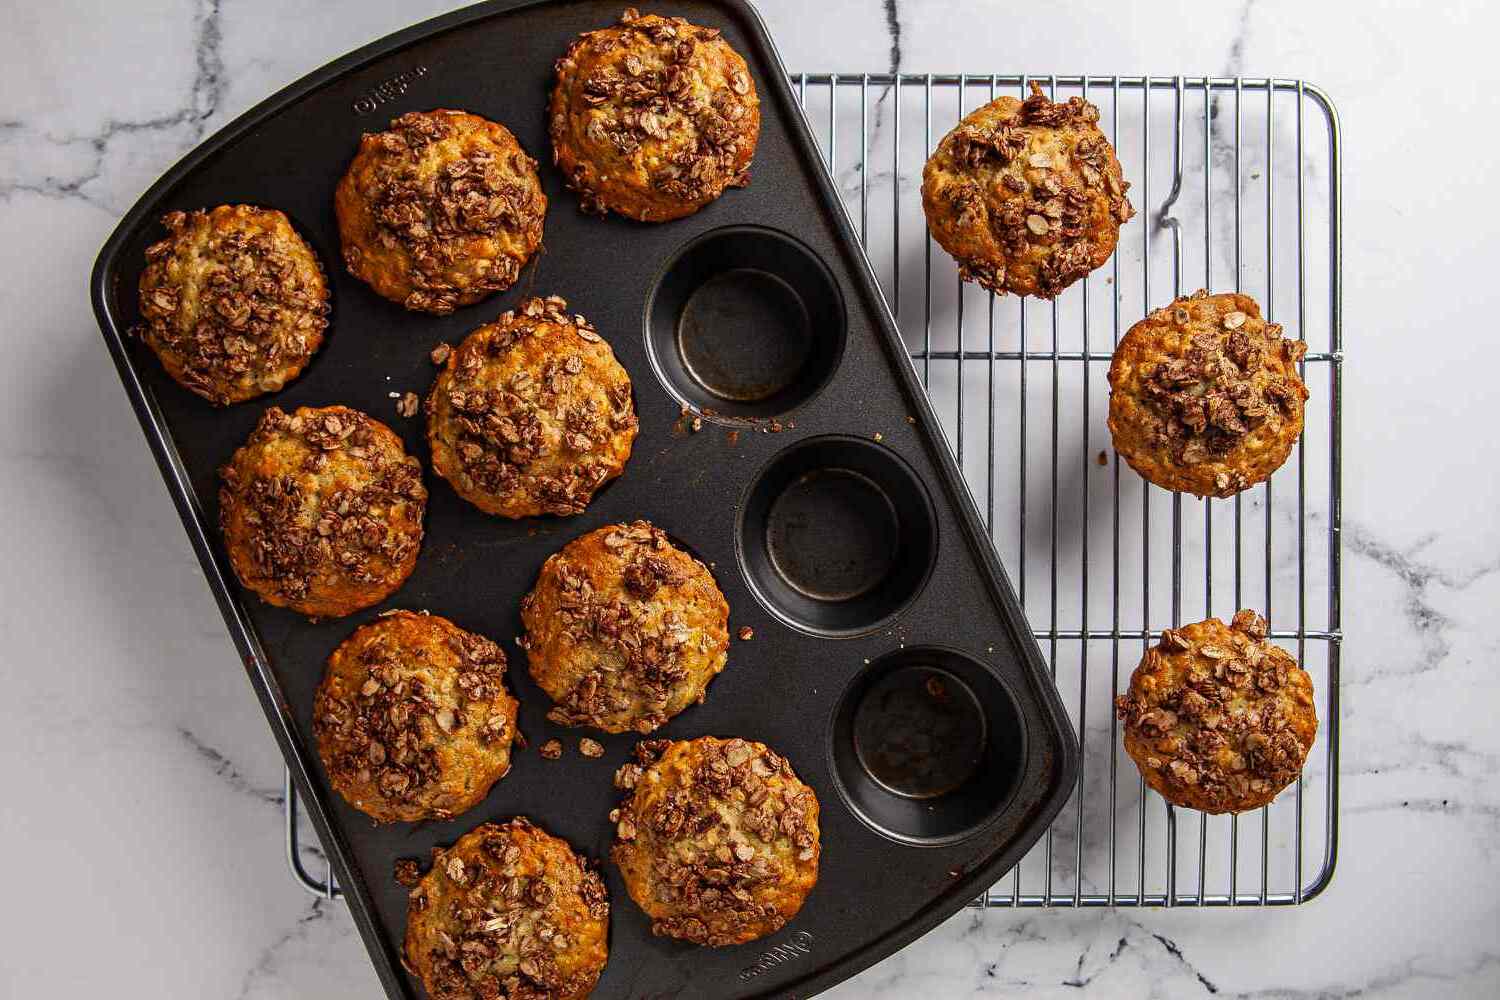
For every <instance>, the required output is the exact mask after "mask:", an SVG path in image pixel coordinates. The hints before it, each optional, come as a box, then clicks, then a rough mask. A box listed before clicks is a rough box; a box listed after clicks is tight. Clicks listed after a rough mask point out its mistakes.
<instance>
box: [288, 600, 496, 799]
mask: <svg viewBox="0 0 1500 1000" xmlns="http://www.w3.org/2000/svg"><path fill="white" fill-rule="evenodd" d="M516 706H517V702H516V700H515V699H514V698H512V697H511V696H510V694H509V692H507V691H506V689H505V653H503V652H502V651H501V649H500V647H499V646H497V645H496V644H495V643H493V642H491V641H490V640H489V639H486V638H484V637H483V636H480V635H475V634H474V633H472V632H466V631H464V630H463V629H461V628H459V627H458V626H457V625H455V624H453V623H452V622H450V621H449V620H448V619H446V618H439V617H438V616H436V615H428V614H417V613H414V612H411V611H387V612H386V613H385V614H383V615H381V617H379V618H377V619H376V620H375V621H373V622H371V623H369V624H368V625H365V626H363V627H361V628H360V629H359V630H358V631H356V632H355V633H354V634H353V635H351V636H350V637H349V638H348V639H345V640H344V642H343V643H341V644H340V645H339V647H338V649H336V650H334V652H333V655H332V656H330V657H329V658H328V670H327V672H326V673H325V674H324V676H323V682H322V684H320V685H319V686H318V693H317V698H316V701H315V702H314V707H313V732H314V733H315V734H316V736H317V739H318V753H319V754H320V755H321V756H322V758H323V762H324V765H325V766H326V767H327V770H328V777H329V781H330V783H331V784H332V785H333V787H334V788H336V789H337V790H338V792H339V794H340V795H342V796H343V797H344V798H345V799H347V800H348V801H349V803H350V805H352V806H354V807H355V808H356V809H360V810H362V811H364V812H366V813H368V814H369V815H370V816H372V817H374V818H375V819H376V820H377V821H379V822H389V821H392V820H404V821H407V822H416V821H417V820H422V819H448V818H450V817H452V816H455V815H457V814H459V813H461V812H464V811H465V810H467V809H469V808H471V807H473V806H474V805H476V804H477V803H478V802H479V801H480V800H481V799H483V798H484V797H485V795H486V794H487V793H488V792H489V789H490V786H491V785H493V784H494V783H495V782H496V781H498V780H500V779H501V778H502V777H504V776H505V774H506V772H508V771H509V770H510V746H511V740H512V739H513V738H514V737H515V733H516Z"/></svg>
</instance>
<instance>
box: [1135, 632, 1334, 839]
mask: <svg viewBox="0 0 1500 1000" xmlns="http://www.w3.org/2000/svg"><path fill="white" fill-rule="evenodd" d="M1266 635H1267V628H1266V620H1265V619H1264V618H1262V617H1261V616H1260V615H1258V614H1256V613H1255V612H1254V611H1250V610H1241V611H1239V612H1238V613H1236V614H1235V616H1234V620H1233V621H1232V622H1230V624H1228V625H1225V624H1224V623H1223V622H1222V621H1220V620H1219V619H1217V618H1209V619H1207V620H1206V621H1201V622H1195V623H1194V624H1192V625H1184V626H1182V627H1181V628H1175V629H1167V630H1166V631H1164V632H1163V633H1162V635H1161V642H1159V643H1157V645H1156V646H1154V647H1153V648H1151V649H1149V650H1147V651H1146V655H1145V657H1144V658H1143V659H1142V660H1141V663H1140V666H1138V667H1136V668H1135V672H1134V673H1133V674H1131V676H1130V689H1129V691H1128V692H1127V693H1126V694H1123V695H1121V696H1120V697H1119V698H1117V699H1116V704H1115V711H1116V714H1118V715H1119V717H1120V720H1121V721H1122V722H1123V723H1124V726H1125V752H1126V753H1128V754H1130V757H1131V759H1132V760H1134V761H1135V763H1136V766H1137V767H1139V768H1140V771H1141V775H1142V777H1144V778H1145V779H1146V784H1148V785H1150V786H1151V787H1152V788H1154V789H1155V790H1156V791H1157V792H1159V793H1160V794H1161V796H1162V797H1163V798H1165V799H1166V800H1167V801H1168V802H1170V803H1172V804H1173V805H1178V806H1183V807H1185V808H1188V809H1201V810H1203V811H1204V812H1207V813H1224V812H1235V813H1238V812H1245V811H1246V810H1249V809H1258V808H1259V807H1261V806H1263V805H1266V804H1267V803H1269V802H1270V801H1271V800H1272V799H1274V798H1275V797H1276V795H1277V793H1278V792H1280V791H1281V790H1282V789H1283V788H1285V787H1286V786H1287V785H1289V784H1291V783H1292V782H1293V781H1296V780H1297V776H1298V775H1299V774H1301V773H1302V765H1303V763H1304V761H1306V759H1307V753H1308V751H1309V750H1311V749H1312V745H1313V740H1314V739H1315V738H1316V737H1317V733H1318V716H1317V709H1316V707H1315V706H1314V704H1313V686H1312V678H1310V677H1309V676H1308V675H1307V672H1306V671H1305V670H1303V669H1302V668H1301V667H1299V666H1298V665H1297V661H1296V659H1295V658H1293V657H1292V655H1291V654H1290V653H1288V652H1287V651H1286V650H1284V649H1282V648H1281V647H1280V646H1277V645H1274V644H1273V643H1271V642H1270V641H1269V640H1268V639H1267V638H1266Z"/></svg>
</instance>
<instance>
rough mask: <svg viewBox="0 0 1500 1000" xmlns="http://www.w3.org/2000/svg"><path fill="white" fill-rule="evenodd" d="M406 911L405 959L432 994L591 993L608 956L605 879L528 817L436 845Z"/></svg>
mask: <svg viewBox="0 0 1500 1000" xmlns="http://www.w3.org/2000/svg"><path fill="white" fill-rule="evenodd" d="M407 912H408V917H407V936H406V948H405V951H406V960H407V962H408V963H410V964H411V965H413V966H414V967H415V969H414V971H416V972H417V973H418V975H419V976H420V977H421V979H422V981H423V985H425V986H426V987H427V991H428V993H429V994H431V996H432V997H433V1000H582V998H583V997H586V996H587V995H588V993H589V992H590V990H592V989H593V986H594V984H595V982H596V981H597V980H598V978H599V973H600V971H601V970H602V969H603V967H604V963H605V959H606V957H607V947H606V935H607V933H608V919H609V898H608V894H607V891H606V889H605V886H604V882H603V880H602V879H601V878H600V877H599V874H598V872H597V871H595V870H594V869H593V868H592V867H591V866H590V865H589V864H588V863H587V862H585V861H584V860H583V859H582V858H580V857H579V856H578V855H577V854H575V853H574V852H573V850H572V849H571V848H570V847H569V846H568V845H567V844H566V843H564V842H563V841H561V840H559V839H558V838H556V837H552V836H550V835H549V834H546V833H545V832H543V831H542V830H540V829H539V828H538V827H536V826H534V825H533V824H531V823H530V822H529V821H527V820H526V819H524V818H519V819H516V820H512V821H511V822H509V823H506V824H504V825H496V824H485V825H484V826H481V827H479V828H478V829H476V830H474V831H472V832H471V833H469V834H467V835H466V836H464V837H463V838H462V839H460V840H459V841H458V843H456V844H455V845H454V846H453V847H452V848H450V849H449V850H447V851H436V852H434V857H433V865H432V869H431V871H429V872H428V874H427V875H426V876H425V877H424V878H423V879H422V881H421V883H420V884H419V885H418V886H417V887H416V888H415V889H414V890H413V891H412V894H411V898H410V901H409V903H408V910H407Z"/></svg>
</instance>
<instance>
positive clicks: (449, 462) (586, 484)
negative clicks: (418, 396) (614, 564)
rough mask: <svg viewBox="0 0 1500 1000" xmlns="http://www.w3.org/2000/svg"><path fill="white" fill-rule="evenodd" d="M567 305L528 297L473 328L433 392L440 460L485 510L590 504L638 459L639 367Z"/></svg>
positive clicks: (431, 429)
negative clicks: (626, 364) (634, 381)
mask: <svg viewBox="0 0 1500 1000" xmlns="http://www.w3.org/2000/svg"><path fill="white" fill-rule="evenodd" d="M567 307H568V304H567V303H566V302H565V301H563V300H562V299H560V298H558V297H557V296H552V297H551V298H548V299H540V298H533V299H528V300H527V301H526V302H524V303H522V304H521V306H520V308H518V309H516V310H513V311H510V312H507V313H505V314H504V315H502V316H501V317H500V318H499V319H497V320H496V321H495V322H493V323H488V324H486V325H484V326H482V327H480V328H479V329H477V330H475V331H474V332H473V333H471V334H469V336H468V337H467V338H466V339H465V340H464V342H463V343H462V344H460V345H459V347H458V349H457V350H454V351H451V352H450V353H449V354H448V359H447V361H446V362H445V363H444V367H443V370H442V372H441V373H439V375H438V377H437V381H436V382H435V383H434V384H433V387H432V392H431V393H430V394H429V395H428V397H427V440H428V443H429V444H430V445H431V447H432V467H433V470H434V471H436V472H437V474H438V475H440V476H442V477H443V478H444V479H446V480H448V482H449V483H451V484H452V486H453V488H454V490H455V491H457V493H458V495H459V496H461V497H463V498H464V499H465V500H467V501H469V502H470V503H472V504H473V505H474V506H476V507H478V508H479V509H480V510H483V511H485V512H486V513H490V514H499V515H501V516H503V517H534V516H536V515H538V514H559V515H567V514H579V513H582V512H583V510H584V508H585V507H587V506H588V504H589V501H590V500H592V499H593V497H594V492H595V491H596V490H598V489H599V487H600V486H602V485H604V484H605V483H606V482H608V481H609V480H611V479H613V478H615V477H616V476H618V475H619V474H620V473H621V471H623V470H624V468H625V463H626V461H628V460H629V458H630V449H631V446H632V444H633V442H634V441H635V434H636V426H637V421H636V416H635V404H634V402H633V401H632V399H631V386H630V376H629V375H627V374H626V373H625V369H624V368H622V367H621V366H620V363H619V362H618V361H616V360H615V355H614V352H613V351H612V350H610V347H609V344H607V343H605V341H604V338H602V337H600V336H599V333H598V331H596V330H595V329H594V328H593V326H591V325H590V324H589V322H588V320H586V319H584V318H583V317H582V316H579V315H569V314H568V312H567Z"/></svg>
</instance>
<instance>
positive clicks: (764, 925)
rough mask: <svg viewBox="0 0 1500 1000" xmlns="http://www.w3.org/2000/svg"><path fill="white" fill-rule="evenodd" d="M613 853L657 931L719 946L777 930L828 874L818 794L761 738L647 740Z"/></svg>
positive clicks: (624, 773) (618, 819) (639, 751)
mask: <svg viewBox="0 0 1500 1000" xmlns="http://www.w3.org/2000/svg"><path fill="white" fill-rule="evenodd" d="M615 785H616V787H618V788H621V789H624V790H626V791H627V792H628V793H629V794H628V795H627V796H626V798H625V799H624V801H623V802H621V804H620V807H619V808H618V809H616V810H614V811H613V812H611V813H610V819H611V821H613V822H614V824H615V843H614V848H613V850H612V851H611V853H610V857H611V858H612V859H613V860H614V862H615V864H616V865H618V866H619V868H620V875H621V877H622V878H623V879H624V881H625V889H626V891H627V892H629V893H630V898H631V899H633V900H635V902H636V905H638V906H639V907H640V908H641V909H642V910H645V911H646V914H647V915H648V916H649V917H650V918H651V932H652V933H653V934H657V935H660V936H663V937H672V938H680V939H682V940H684V941H691V942H692V943H693V944H699V945H708V946H710V947H720V946H723V945H733V944H744V943H745V942H746V941H754V940H755V939H756V938H762V937H765V936H766V935H767V934H774V933H775V932H776V931H778V930H780V929H781V928H782V927H784V926H785V925H786V922H787V921H788V920H791V919H792V918H793V917H795V916H796V915H797V911H799V910H800V909H802V904H803V902H804V901H805V900H806V899H807V894H808V893H809V892H811V891H812V888H813V886H814V885H816V884H817V881H818V860H819V857H820V854H821V851H822V848H821V845H820V844H819V840H818V797H817V796H816V795H815V794H813V790H812V789H811V788H808V787H807V786H806V785H804V784H803V783H802V782H801V781H799V780H798V778H797V775H796V773H795V772H793V771H792V766H791V764H790V763H788V762H787V759H786V758H785V757H782V756H781V755H780V754H778V753H776V752H775V751H774V750H771V749H770V748H768V747H767V746H765V745H764V744H762V743H755V742H752V741H750V740H742V739H718V738H716V737H713V736H701V737H699V738H698V739H694V740H684V741H678V742H673V741H671V740H647V741H644V742H642V743H641V744H640V745H639V746H637V747H636V760H635V762H633V763H627V764H625V765H624V766H623V767H621V768H620V770H619V771H618V772H617V773H616V775H615Z"/></svg>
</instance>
